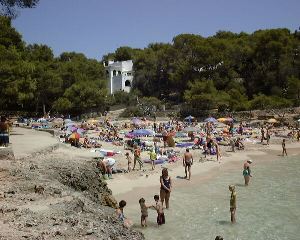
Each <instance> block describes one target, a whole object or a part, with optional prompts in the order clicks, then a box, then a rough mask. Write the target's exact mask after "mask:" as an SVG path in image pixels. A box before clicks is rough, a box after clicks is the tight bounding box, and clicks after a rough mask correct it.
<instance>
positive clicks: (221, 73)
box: [104, 29, 300, 115]
mask: <svg viewBox="0 0 300 240" xmlns="http://www.w3.org/2000/svg"><path fill="white" fill-rule="evenodd" d="M299 51H300V32H297V31H295V32H294V33H291V32H290V31H289V30H288V29H271V30H259V31H256V32H254V33H253V34H246V33H243V32H242V33H239V34H235V33H232V32H224V31H220V32H217V33H216V35H214V36H212V37H208V38H203V37H201V36H199V35H193V34H181V35H178V36H176V37H175V38H174V39H173V42H172V43H171V44H163V43H156V44H150V45H149V46H148V47H147V48H145V49H143V50H136V49H130V48H128V47H123V48H119V49H117V50H116V52H115V53H113V54H108V55H107V56H104V60H107V59H111V58H113V59H115V60H126V59H129V58H133V59H134V68H135V69H134V70H135V78H134V87H135V88H136V89H138V90H139V91H140V93H141V94H142V95H143V96H155V97H157V98H159V99H161V100H165V101H166V102H172V103H186V105H185V106H184V108H183V109H184V110H185V111H186V112H187V113H188V112H189V113H194V114H196V115H197V114H200V112H201V110H205V109H218V110H225V109H227V110H230V111H232V110H235V111H236V110H237V111H238V110H247V109H266V108H281V107H290V106H299V103H300V102H299V100H300V99H299V97H300V80H299V78H300V59H299V54H300V52H299Z"/></svg>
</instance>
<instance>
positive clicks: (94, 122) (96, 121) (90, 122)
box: [86, 118, 99, 124]
mask: <svg viewBox="0 0 300 240" xmlns="http://www.w3.org/2000/svg"><path fill="white" fill-rule="evenodd" d="M86 122H87V123H89V124H96V123H99V121H98V120H96V119H93V118H92V119H89V120H87V121H86Z"/></svg>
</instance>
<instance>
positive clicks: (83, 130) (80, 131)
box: [77, 128, 86, 135]
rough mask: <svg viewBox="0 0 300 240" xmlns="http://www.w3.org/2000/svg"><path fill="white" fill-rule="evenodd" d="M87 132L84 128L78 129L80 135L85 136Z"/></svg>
mask: <svg viewBox="0 0 300 240" xmlns="http://www.w3.org/2000/svg"><path fill="white" fill-rule="evenodd" d="M85 132H86V130H85V129H83V128H78V129H77V133H79V134H80V135H83V134H84V133H85Z"/></svg>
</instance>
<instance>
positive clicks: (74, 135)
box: [69, 132, 80, 139]
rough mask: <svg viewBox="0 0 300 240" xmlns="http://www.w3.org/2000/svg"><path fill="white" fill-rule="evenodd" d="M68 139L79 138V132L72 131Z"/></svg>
mask: <svg viewBox="0 0 300 240" xmlns="http://www.w3.org/2000/svg"><path fill="white" fill-rule="evenodd" d="M69 138H70V139H79V138H80V134H79V133H77V132H73V133H72V134H71V135H70V136H69Z"/></svg>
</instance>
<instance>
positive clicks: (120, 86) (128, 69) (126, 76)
mask: <svg viewBox="0 0 300 240" xmlns="http://www.w3.org/2000/svg"><path fill="white" fill-rule="evenodd" d="M104 66H105V69H106V73H107V75H108V90H109V93H110V94H113V93H115V92H117V91H124V92H130V90H131V87H132V80H133V71H132V67H133V62H132V60H127V61H122V62H114V61H108V63H107V64H105V63H104Z"/></svg>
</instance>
